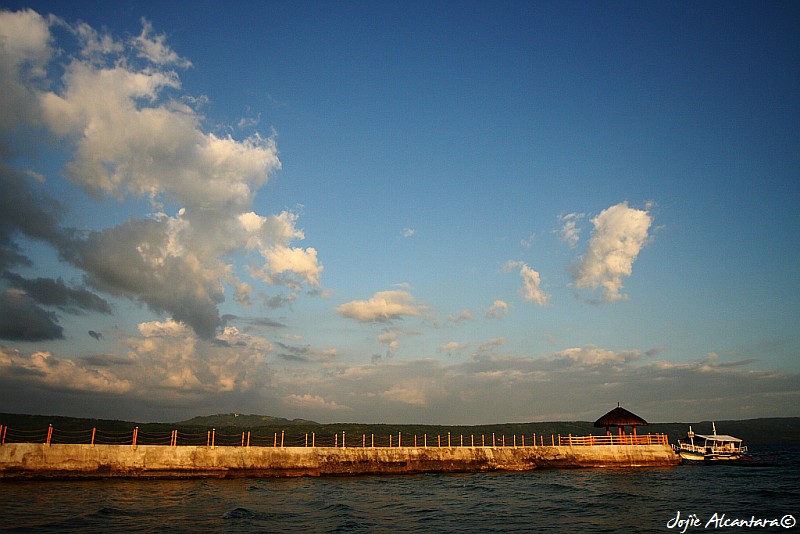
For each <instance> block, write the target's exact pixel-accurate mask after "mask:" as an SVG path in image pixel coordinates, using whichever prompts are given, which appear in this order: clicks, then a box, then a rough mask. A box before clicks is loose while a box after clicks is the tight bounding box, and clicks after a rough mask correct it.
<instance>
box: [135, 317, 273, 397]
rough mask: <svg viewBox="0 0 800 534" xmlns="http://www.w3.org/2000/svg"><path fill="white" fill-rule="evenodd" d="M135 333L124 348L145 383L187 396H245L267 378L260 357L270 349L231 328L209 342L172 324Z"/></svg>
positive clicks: (159, 323)
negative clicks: (144, 372)
mask: <svg viewBox="0 0 800 534" xmlns="http://www.w3.org/2000/svg"><path fill="white" fill-rule="evenodd" d="M139 332H140V334H141V336H140V337H130V338H128V339H126V340H125V344H126V345H127V346H128V347H129V349H130V355H131V357H132V358H133V359H134V361H135V364H136V368H137V369H139V370H144V369H147V372H148V374H149V376H150V381H151V383H153V384H157V385H158V386H159V387H160V388H163V389H167V390H171V391H173V392H177V393H192V394H196V393H224V392H233V391H248V390H251V389H253V388H258V387H261V386H263V385H264V384H265V383H266V381H267V380H268V378H269V372H268V369H267V366H266V356H267V354H269V353H271V352H272V345H271V344H270V343H269V342H267V341H266V340H265V339H263V338H259V337H256V336H250V335H248V334H244V333H241V332H239V330H238V329H236V328H235V327H230V326H229V327H226V328H225V329H224V330H223V331H222V332H221V333H220V334H219V335H217V336H216V337H215V338H214V339H213V340H205V339H202V338H199V337H198V336H196V335H194V333H193V331H192V330H190V329H189V328H188V327H187V326H186V325H184V324H182V323H179V322H177V321H173V320H167V321H152V322H146V323H142V324H140V325H139Z"/></svg>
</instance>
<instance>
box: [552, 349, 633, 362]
mask: <svg viewBox="0 0 800 534" xmlns="http://www.w3.org/2000/svg"><path fill="white" fill-rule="evenodd" d="M552 358H553V359H554V360H562V361H566V362H568V363H570V364H575V365H580V366H584V367H589V366H597V365H621V364H626V363H628V362H632V361H636V360H639V359H641V358H642V352H641V351H612V350H608V349H602V348H599V347H597V346H595V345H586V346H584V347H575V348H569V349H564V350H562V351H559V352H556V353H554V354H553V355H552Z"/></svg>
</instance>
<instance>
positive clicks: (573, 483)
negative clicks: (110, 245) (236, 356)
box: [0, 446, 800, 533]
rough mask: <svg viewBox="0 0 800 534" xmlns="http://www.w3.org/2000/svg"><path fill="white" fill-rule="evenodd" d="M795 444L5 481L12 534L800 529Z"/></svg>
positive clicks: (0, 497) (2, 511)
mask: <svg viewBox="0 0 800 534" xmlns="http://www.w3.org/2000/svg"><path fill="white" fill-rule="evenodd" d="M797 518H800V447H798V446H791V447H787V446H784V447H772V448H763V449H761V450H760V451H759V454H758V456H757V461H753V462H749V463H747V464H745V465H680V466H675V467H668V468H630V469H620V468H615V469H548V470H538V471H529V472H515V473H499V472H495V473H462V474H422V475H393V476H337V477H302V478H262V479H256V478H238V479H212V478H204V479H179V480H156V479H151V480H147V479H116V480H115V479H101V480H83V481H79V480H62V481H0V531H9V532H26V533H28V532H30V533H34V532H59V533H60V532H81V533H84V532H103V533H108V532H193V533H194V532H197V533H213V532H294V533H297V532H386V533H398V532H431V533H433V532H436V533H446V532H481V533H483V532H593V533H594V532H681V533H686V532H709V531H712V532H747V531H758V532H800V526H797V525H796V519H797Z"/></svg>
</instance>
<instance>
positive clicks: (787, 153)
mask: <svg viewBox="0 0 800 534" xmlns="http://www.w3.org/2000/svg"><path fill="white" fill-rule="evenodd" d="M0 8H2V9H3V11H2V14H1V15H0V69H2V73H0V74H2V76H0V80H2V81H0V94H2V95H4V96H3V97H2V98H0V111H1V112H0V120H1V121H2V124H0V156H2V158H3V159H2V166H1V167H0V171H2V176H0V178H1V179H2V181H0V185H1V186H2V195H0V198H2V200H0V204H2V209H0V213H1V214H0V271H1V272H2V277H0V291H2V293H0V294H1V295H2V298H1V299H0V386H2V389H3V391H4V394H3V397H4V400H3V403H2V410H3V411H12V412H27V413H54V414H55V413H57V414H64V415H80V416H90V417H113V418H133V419H138V420H158V421H170V420H179V419H182V418H185V417H190V416H193V415H198V414H206V413H220V412H240V413H263V414H270V415H276V416H282V417H289V418H295V417H300V418H306V419H314V420H317V421H321V422H336V421H357V422H387V423H393V422H394V423H441V424H477V423H493V422H508V421H541V420H555V419H569V420H576V419H577V420H593V419H596V417H598V416H599V415H602V413H605V411H607V409H609V408H610V407H613V406H615V403H616V402H620V403H622V404H623V405H624V406H626V407H627V408H628V409H631V410H632V411H634V412H636V413H638V414H640V415H641V416H643V417H644V418H646V419H648V420H653V421H688V420H699V419H712V418H713V419H723V418H733V419H739V418H749V417H764V416H796V415H798V411H797V406H798V405H800V403H799V402H798V400H800V399H798V397H799V396H800V364H798V358H797V356H798V353H799V352H800V335H798V328H797V327H798V323H799V322H800V321H799V319H800V305H799V304H798V296H800V277H798V276H797V274H796V266H797V265H798V260H800V246H798V245H799V244H800V243H799V242H798V241H799V240H798V237H799V236H800V218H799V217H798V209H797V206H798V201H800V194H799V192H800V191H799V190H800V185H798V184H799V182H800V180H798V178H800V158H799V157H798V155H797V154H798V153H799V152H800V151H799V150H798V149H799V148H800V126H799V125H800V98H798V96H800V95H798V89H797V88H798V87H800V44H799V42H798V39H797V30H796V28H797V27H798V23H800V9H798V6H797V5H796V3H792V2H773V3H769V4H763V3H759V2H706V3H702V4H697V3H669V4H641V3H635V2H609V3H586V2H574V3H569V2H564V3H561V2H559V3H549V2H541V3H539V2H521V3H516V2H508V3H502V4H491V3H488V2H483V3H480V2H464V3H448V2H441V3H430V2H425V3H423V2H419V3H417V2H409V3H402V4H389V3H381V2H364V3H356V2H338V3H336V2H319V3H313V2H295V3H290V4H282V3H276V2H238V3H234V4H222V3H215V2H201V3H197V2H192V3H186V2H170V3H167V4H166V5H162V3H155V2H152V3H151V2H134V3H127V2H115V3H103V2H99V3H92V2H70V3H63V2H33V3H17V2H3V3H2V4H0Z"/></svg>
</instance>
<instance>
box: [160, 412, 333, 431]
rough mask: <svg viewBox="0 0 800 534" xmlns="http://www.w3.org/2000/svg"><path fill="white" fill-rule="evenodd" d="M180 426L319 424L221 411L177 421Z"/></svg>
mask: <svg viewBox="0 0 800 534" xmlns="http://www.w3.org/2000/svg"><path fill="white" fill-rule="evenodd" d="M175 424H176V425H180V426H202V427H211V428H216V427H219V428H237V427H238V428H259V427H263V426H275V425H279V426H295V425H319V423H316V422H314V421H307V420H305V419H292V420H289V419H284V418H283V417H273V416H271V415H254V414H248V415H244V414H238V413H221V414H217V415H199V416H197V417H192V418H191V419H187V420H186V421H179V422H177V423H175Z"/></svg>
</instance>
